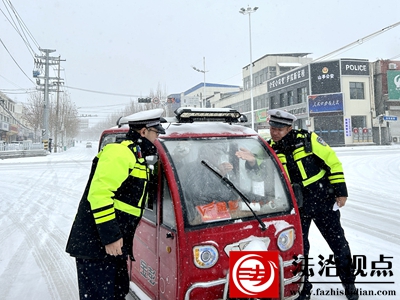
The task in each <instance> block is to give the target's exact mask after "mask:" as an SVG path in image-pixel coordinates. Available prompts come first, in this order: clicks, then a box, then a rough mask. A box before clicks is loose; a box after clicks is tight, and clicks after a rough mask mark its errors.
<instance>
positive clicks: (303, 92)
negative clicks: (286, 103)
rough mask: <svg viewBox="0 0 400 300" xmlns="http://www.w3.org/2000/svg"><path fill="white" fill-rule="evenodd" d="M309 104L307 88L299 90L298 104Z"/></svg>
mask: <svg viewBox="0 0 400 300" xmlns="http://www.w3.org/2000/svg"><path fill="white" fill-rule="evenodd" d="M305 102H307V88H306V87H303V88H299V89H297V103H305Z"/></svg>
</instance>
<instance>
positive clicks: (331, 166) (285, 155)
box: [269, 130, 347, 198]
mask: <svg viewBox="0 0 400 300" xmlns="http://www.w3.org/2000/svg"><path fill="white" fill-rule="evenodd" d="M269 143H270V145H271V147H272V148H273V149H274V150H275V152H276V154H277V156H278V158H279V160H280V161H281V163H282V165H283V168H284V169H285V171H286V173H287V175H288V177H289V180H290V182H291V183H292V184H294V183H297V184H299V185H300V186H301V187H302V190H303V193H304V194H305V196H306V197H313V198H318V197H319V198H327V197H341V196H344V197H347V188H346V182H345V178H344V173H343V167H342V163H341V162H340V160H339V159H338V157H337V156H336V153H335V152H334V151H333V150H332V148H331V147H329V145H327V144H326V143H325V142H324V141H323V139H322V138H321V137H319V136H318V135H317V134H316V133H314V132H308V131H306V130H291V131H290V132H289V133H288V134H287V135H286V136H285V137H284V138H283V139H282V140H281V141H279V142H277V143H275V142H274V141H272V140H270V141H269ZM321 186H323V188H324V190H321Z"/></svg>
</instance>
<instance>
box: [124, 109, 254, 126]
mask: <svg viewBox="0 0 400 300" xmlns="http://www.w3.org/2000/svg"><path fill="white" fill-rule="evenodd" d="M130 116H131V115H130ZM130 116H126V117H120V118H119V119H118V120H117V126H118V127H121V126H123V125H127V124H128V120H129V117H130ZM160 121H161V123H193V122H225V123H246V122H247V117H246V116H245V115H242V114H241V113H240V112H238V111H237V110H235V109H232V108H192V107H179V108H177V109H176V110H175V117H161V119H160Z"/></svg>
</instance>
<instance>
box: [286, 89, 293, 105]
mask: <svg viewBox="0 0 400 300" xmlns="http://www.w3.org/2000/svg"><path fill="white" fill-rule="evenodd" d="M287 99H288V105H293V104H294V97H293V91H289V92H287Z"/></svg>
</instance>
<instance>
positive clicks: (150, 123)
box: [124, 108, 165, 134]
mask: <svg viewBox="0 0 400 300" xmlns="http://www.w3.org/2000/svg"><path fill="white" fill-rule="evenodd" d="M163 112H164V110H163V109H162V108H156V109H151V110H144V111H141V112H138V113H135V114H132V115H129V116H127V117H124V122H126V123H128V124H129V127H131V128H135V129H141V128H143V127H146V128H150V127H152V128H155V129H157V131H158V132H159V133H161V134H165V129H164V127H162V126H161V115H162V114H163Z"/></svg>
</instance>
